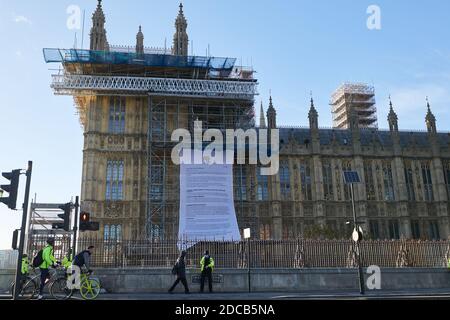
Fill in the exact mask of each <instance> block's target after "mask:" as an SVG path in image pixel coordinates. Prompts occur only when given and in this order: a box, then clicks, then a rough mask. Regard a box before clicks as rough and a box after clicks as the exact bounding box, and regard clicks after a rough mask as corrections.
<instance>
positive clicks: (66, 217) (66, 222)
mask: <svg viewBox="0 0 450 320" xmlns="http://www.w3.org/2000/svg"><path fill="white" fill-rule="evenodd" d="M58 208H59V209H61V210H62V211H64V213H60V214H58V217H59V218H61V219H63V223H54V224H53V225H52V228H53V229H63V230H65V231H70V213H71V212H72V203H70V202H69V203H66V204H63V205H60V206H59V207H58Z"/></svg>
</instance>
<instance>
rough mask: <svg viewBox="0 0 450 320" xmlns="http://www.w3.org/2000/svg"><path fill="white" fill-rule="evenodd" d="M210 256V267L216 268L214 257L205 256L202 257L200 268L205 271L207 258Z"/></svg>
mask: <svg viewBox="0 0 450 320" xmlns="http://www.w3.org/2000/svg"><path fill="white" fill-rule="evenodd" d="M207 257H208V258H209V263H208V267H210V268H211V271H213V270H214V259H213V258H212V257H211V256H203V257H202V259H201V260H200V266H201V268H200V270H201V271H202V272H203V270H204V269H205V260H206V258H207Z"/></svg>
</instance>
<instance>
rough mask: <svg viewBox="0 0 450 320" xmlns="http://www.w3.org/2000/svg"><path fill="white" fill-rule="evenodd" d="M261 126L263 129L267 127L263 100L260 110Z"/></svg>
mask: <svg viewBox="0 0 450 320" xmlns="http://www.w3.org/2000/svg"><path fill="white" fill-rule="evenodd" d="M259 127H260V128H261V129H265V128H266V118H265V117H264V108H263V103H262V101H261V110H260V112H259Z"/></svg>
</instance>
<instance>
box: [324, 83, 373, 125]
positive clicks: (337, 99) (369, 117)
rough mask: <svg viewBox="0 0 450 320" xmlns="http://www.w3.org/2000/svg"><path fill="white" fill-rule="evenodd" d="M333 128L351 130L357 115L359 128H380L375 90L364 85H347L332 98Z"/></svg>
mask: <svg viewBox="0 0 450 320" xmlns="http://www.w3.org/2000/svg"><path fill="white" fill-rule="evenodd" d="M330 104H331V106H332V114H333V127H334V128H337V129H348V128H350V116H351V114H352V113H355V114H356V116H357V118H358V126H359V128H378V123H377V109H376V101H375V88H374V87H373V86H369V85H367V84H363V83H345V84H343V85H341V86H340V87H339V88H338V89H337V90H336V91H335V92H334V93H333V95H332V97H331V103H330Z"/></svg>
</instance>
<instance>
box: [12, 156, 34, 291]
mask: <svg viewBox="0 0 450 320" xmlns="http://www.w3.org/2000/svg"><path fill="white" fill-rule="evenodd" d="M32 169H33V162H32V161H28V169H27V172H26V176H27V183H26V187H25V196H24V201H23V205H22V208H23V213H22V227H21V228H20V240H19V254H18V257H17V267H16V282H15V285H14V294H13V299H14V300H16V299H17V297H18V296H19V287H20V285H19V284H20V280H21V279H20V278H21V273H22V258H23V248H24V245H25V228H26V226H27V214H28V200H29V198H30V185H31V172H32Z"/></svg>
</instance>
